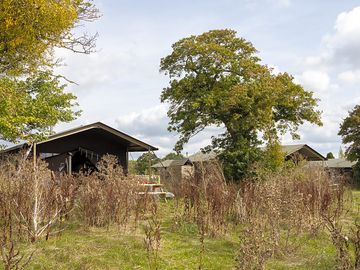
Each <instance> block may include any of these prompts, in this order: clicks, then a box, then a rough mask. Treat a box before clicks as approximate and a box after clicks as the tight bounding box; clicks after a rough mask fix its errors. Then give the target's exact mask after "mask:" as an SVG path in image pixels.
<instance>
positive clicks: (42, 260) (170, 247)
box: [22, 191, 360, 270]
mask: <svg viewBox="0 0 360 270" xmlns="http://www.w3.org/2000/svg"><path fill="white" fill-rule="evenodd" d="M352 194H353V213H351V215H352V216H353V217H354V216H357V215H358V209H359V205H360V191H353V192H352ZM161 211H162V217H161V218H162V219H161V220H162V223H161V224H162V226H161V248H160V251H159V263H158V264H159V269H198V264H199V252H200V250H201V248H200V242H199V237H198V233H197V228H196V226H195V225H192V224H183V225H182V226H177V227H176V228H175V227H174V223H173V221H172V216H173V213H174V211H175V209H174V208H173V205H172V204H171V203H163V204H162V206H161ZM239 239H240V234H239V233H237V232H236V229H235V228H234V229H232V230H230V231H229V232H228V233H227V234H226V235H225V236H218V237H206V240H205V253H204V258H203V269H233V268H234V266H235V265H236V261H235V258H236V255H237V250H238V245H239ZM297 241H299V243H300V245H299V248H298V249H297V250H296V251H295V252H293V253H291V255H287V256H282V257H278V258H274V259H271V260H270V261H269V262H268V263H267V267H266V269H299V270H300V269H307V270H308V269H335V267H334V260H335V249H334V247H333V245H332V243H331V239H330V238H329V237H328V236H327V235H326V234H325V233H321V234H319V235H317V236H316V237H314V236H310V235H303V236H302V237H301V238H300V239H298V240H297ZM22 249H23V250H25V251H26V253H27V254H28V253H30V252H31V251H33V250H35V253H34V255H33V258H32V260H31V263H30V264H29V266H28V269H57V270H61V269H149V263H148V259H147V258H148V257H147V251H146V248H145V244H144V231H143V225H142V224H140V225H139V226H138V227H137V228H135V227H131V228H126V229H123V228H118V227H115V226H113V227H109V228H96V227H90V228H89V227H88V228H86V227H84V226H82V225H81V224H76V223H75V224H74V223H69V224H67V225H65V230H64V231H62V232H61V233H60V234H58V235H54V236H52V237H50V239H49V240H47V241H46V240H41V241H39V242H37V243H36V244H34V245H26V246H23V247H22Z"/></svg>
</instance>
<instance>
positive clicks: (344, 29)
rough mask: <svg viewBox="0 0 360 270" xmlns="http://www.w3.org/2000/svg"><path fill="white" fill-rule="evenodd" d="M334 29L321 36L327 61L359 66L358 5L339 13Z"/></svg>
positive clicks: (359, 18)
mask: <svg viewBox="0 0 360 270" xmlns="http://www.w3.org/2000/svg"><path fill="white" fill-rule="evenodd" d="M334 30H335V31H334V32H333V33H332V34H328V35H326V36H325V37H324V38H323V43H324V45H325V49H324V50H325V52H323V54H324V55H325V57H326V58H328V59H327V60H328V61H329V63H330V64H333V65H339V64H342V65H345V66H350V67H360V6H359V7H355V8H353V9H352V10H350V11H348V12H342V13H340V14H339V15H338V16H337V19H336V22H335V26H334Z"/></svg>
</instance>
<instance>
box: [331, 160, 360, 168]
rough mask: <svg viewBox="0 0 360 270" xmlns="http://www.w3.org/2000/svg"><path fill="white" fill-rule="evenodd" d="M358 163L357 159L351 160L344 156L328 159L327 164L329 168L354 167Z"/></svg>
mask: <svg viewBox="0 0 360 270" xmlns="http://www.w3.org/2000/svg"><path fill="white" fill-rule="evenodd" d="M355 164H356V162H355V161H349V160H347V159H343V158H334V159H328V160H327V161H326V166H327V167H329V168H339V169H341V168H343V169H345V168H352V167H353V166H354V165H355Z"/></svg>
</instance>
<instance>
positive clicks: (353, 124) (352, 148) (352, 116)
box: [339, 105, 360, 167]
mask: <svg viewBox="0 0 360 270" xmlns="http://www.w3.org/2000/svg"><path fill="white" fill-rule="evenodd" d="M339 135H340V136H342V141H343V143H344V144H346V145H348V147H347V148H346V151H345V154H346V157H347V158H348V159H349V160H351V161H358V167H359V161H360V105H356V106H355V107H354V108H353V110H351V111H350V112H349V115H348V116H347V117H346V118H345V119H344V121H343V122H342V124H341V125H340V131H339ZM341 153H342V155H343V156H344V154H343V152H342V149H341ZM339 155H340V151H339Z"/></svg>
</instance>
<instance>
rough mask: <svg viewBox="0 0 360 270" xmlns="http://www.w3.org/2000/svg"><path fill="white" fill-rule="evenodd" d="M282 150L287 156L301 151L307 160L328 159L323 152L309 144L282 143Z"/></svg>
mask: <svg viewBox="0 0 360 270" xmlns="http://www.w3.org/2000/svg"><path fill="white" fill-rule="evenodd" d="M281 149H282V151H283V152H284V153H285V155H286V156H291V155H292V154H295V153H297V152H298V153H299V154H301V155H303V156H304V158H306V159H307V160H318V161H321V160H326V157H324V156H323V155H322V154H320V153H319V152H317V151H316V150H314V149H313V148H311V147H310V146H308V145H307V144H288V145H281Z"/></svg>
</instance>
